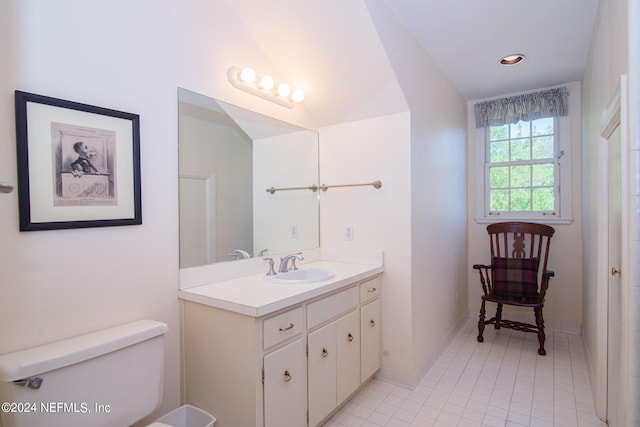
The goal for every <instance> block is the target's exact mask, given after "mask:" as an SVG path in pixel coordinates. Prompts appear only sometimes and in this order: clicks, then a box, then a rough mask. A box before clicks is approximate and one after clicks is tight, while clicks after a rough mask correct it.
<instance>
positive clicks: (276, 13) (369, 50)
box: [226, 0, 407, 127]
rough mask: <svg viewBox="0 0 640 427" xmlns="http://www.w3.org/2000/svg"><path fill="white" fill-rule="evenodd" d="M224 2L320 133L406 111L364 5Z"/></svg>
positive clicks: (326, 0) (319, 0)
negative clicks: (293, 88)
mask: <svg viewBox="0 0 640 427" xmlns="http://www.w3.org/2000/svg"><path fill="white" fill-rule="evenodd" d="M226 2H227V3H228V5H229V6H230V7H231V8H232V10H234V12H235V13H236V14H237V16H238V17H239V19H240V20H241V21H242V22H243V24H244V25H245V29H246V31H247V32H248V33H249V34H251V35H252V37H253V38H254V39H255V41H256V43H258V45H259V46H260V48H261V49H262V50H263V51H264V52H265V54H266V56H267V57H269V59H270V61H271V63H272V64H273V66H274V68H275V69H276V70H277V71H278V73H279V76H280V77H281V78H282V79H283V80H286V81H289V82H291V83H293V85H298V84H299V85H300V86H301V87H303V88H304V89H305V93H306V99H305V101H304V104H303V107H304V108H306V109H307V110H308V111H309V114H310V115H311V116H312V117H313V118H314V120H315V121H316V123H317V124H318V126H319V127H321V126H324V125H330V124H336V123H342V122H348V121H355V120H360V119H365V118H369V117H375V116H382V115H387V114H391V113H395V112H398V111H407V107H406V104H405V102H404V98H403V96H402V93H401V91H400V89H399V87H398V85H397V83H396V79H395V76H394V74H393V70H392V69H391V66H390V65H389V62H388V60H387V57H386V54H385V52H384V49H383V47H382V45H381V43H380V41H379V39H378V33H377V32H376V28H375V27H374V25H373V23H372V22H371V19H370V17H369V14H368V11H367V8H366V6H365V4H364V2H363V1H362V0H348V1H345V0H311V1H308V0H304V1H301V0H275V1H256V0H226ZM381 94H382V95H381ZM380 98H384V102H380Z"/></svg>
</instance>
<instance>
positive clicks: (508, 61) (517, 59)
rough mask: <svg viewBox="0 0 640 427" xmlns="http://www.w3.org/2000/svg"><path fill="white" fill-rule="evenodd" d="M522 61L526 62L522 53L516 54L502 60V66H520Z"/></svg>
mask: <svg viewBox="0 0 640 427" xmlns="http://www.w3.org/2000/svg"><path fill="white" fill-rule="evenodd" d="M522 61H524V55H523V54H521V53H514V54H511V55H507V56H504V57H502V58H500V65H504V66H505V67H510V66H511V65H516V64H519V63H521V62H522Z"/></svg>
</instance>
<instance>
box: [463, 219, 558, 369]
mask: <svg viewBox="0 0 640 427" xmlns="http://www.w3.org/2000/svg"><path fill="white" fill-rule="evenodd" d="M487 232H488V233H489V240H490V245H491V265H483V264H475V265H474V266H473V268H474V269H475V270H478V272H479V274H480V283H482V290H483V292H484V295H482V305H481V306H480V320H478V341H479V342H483V341H484V337H483V336H482V334H483V332H484V327H485V325H488V324H493V325H495V328H496V329H500V328H510V329H515V330H518V331H524V332H535V333H537V334H538V342H539V343H540V348H539V349H538V354H540V355H542V356H544V355H545V354H547V352H546V350H545V349H544V341H545V334H544V317H543V316H542V308H543V307H544V298H545V296H546V294H547V288H548V287H549V278H551V277H553V276H554V273H553V271H550V270H547V261H548V258H549V244H550V243H551V237H552V236H553V233H554V232H555V230H554V229H553V227H550V226H548V225H543V224H533V223H529V222H502V223H496V224H491V225H489V226H488V227H487ZM487 301H490V302H495V303H496V304H497V309H496V315H495V317H492V318H491V319H489V320H485V305H486V302H487ZM503 304H507V305H514V306H519V307H531V308H533V312H534V314H535V325H533V324H529V323H522V322H516V321H512V320H505V319H503V318H502V306H503Z"/></svg>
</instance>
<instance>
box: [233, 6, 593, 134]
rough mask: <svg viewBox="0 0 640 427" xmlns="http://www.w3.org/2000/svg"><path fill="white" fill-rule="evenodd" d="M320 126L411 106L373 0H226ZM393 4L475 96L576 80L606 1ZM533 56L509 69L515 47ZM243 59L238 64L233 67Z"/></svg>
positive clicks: (462, 89)
mask: <svg viewBox="0 0 640 427" xmlns="http://www.w3.org/2000/svg"><path fill="white" fill-rule="evenodd" d="M225 1H226V2H227V3H228V5H229V6H230V7H231V9H232V10H233V11H234V12H235V13H236V15H237V16H238V18H239V19H240V21H241V22H242V23H243V24H244V26H245V30H246V31H247V32H248V33H249V34H251V36H252V37H253V38H254V39H255V41H256V42H257V43H258V45H259V46H260V48H261V49H262V50H263V51H264V53H265V55H266V56H267V57H268V58H269V59H270V62H271V63H272V64H273V66H274V68H275V69H276V70H277V72H278V73H279V76H280V78H282V79H286V80H287V81H289V82H291V83H293V84H300V86H302V87H303V88H304V89H305V92H306V94H307V98H306V99H305V101H304V104H303V105H304V108H306V109H307V110H308V111H309V114H310V115H311V116H312V117H313V118H314V120H315V121H316V123H317V124H318V126H324V125H330V124H335V123H341V122H345V121H354V120H359V119H363V118H368V117H373V116H378V115H386V114H392V113H396V112H400V111H407V106H406V102H405V100H404V97H403V95H402V91H401V90H400V88H399V86H398V84H397V81H396V77H395V76H394V73H393V70H392V68H391V66H390V64H389V61H388V59H387V52H385V51H384V49H383V47H382V44H381V43H380V40H379V37H380V36H379V34H378V31H377V30H376V28H375V26H374V24H373V22H372V20H371V18H370V16H369V13H368V10H367V6H366V4H365V0H304V1H302V0H270V1H258V0H225ZM366 1H367V2H372V1H375V2H378V3H377V4H379V5H382V4H384V5H386V7H388V8H389V9H390V10H391V12H392V14H390V16H393V15H395V18H394V19H396V18H397V20H398V21H399V22H400V23H401V24H402V25H404V26H405V27H406V28H407V30H408V31H409V32H410V33H411V34H413V36H414V37H415V38H416V40H417V41H418V42H419V43H420V45H421V46H422V47H423V48H424V50H425V51H426V53H427V54H428V55H429V56H431V57H432V58H433V59H434V61H435V62H436V63H437V64H438V67H440V69H441V70H442V71H443V72H444V74H445V75H446V76H447V77H448V78H449V80H450V81H451V82H452V83H453V85H454V87H456V89H457V90H458V91H459V93H460V94H461V96H462V97H463V98H465V99H467V100H474V99H481V98H488V97H494V96H499V95H503V94H507V93H513V92H519V91H525V90H530V89H535V88H541V87H546V86H552V85H556V84H561V83H566V82H569V81H578V80H581V79H582V74H583V70H584V67H585V64H586V61H587V54H588V49H589V44H590V41H591V34H592V32H593V26H594V22H595V17H596V13H597V10H598V2H599V0H561V1H559V0H535V1H533V0H530V1H529V0H516V1H515V2H514V0H482V1H478V0H446V1H443V0H366ZM511 53H523V54H525V55H526V59H525V61H524V62H523V63H522V64H520V65H518V66H515V67H508V68H505V67H502V66H500V65H499V64H498V60H499V59H500V58H501V57H502V56H504V55H507V54H511ZM235 65H239V64H235Z"/></svg>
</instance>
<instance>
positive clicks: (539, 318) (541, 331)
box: [533, 307, 547, 356]
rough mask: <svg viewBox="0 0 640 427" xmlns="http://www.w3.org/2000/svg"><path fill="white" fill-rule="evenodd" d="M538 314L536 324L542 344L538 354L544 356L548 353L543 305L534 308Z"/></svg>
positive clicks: (539, 340)
mask: <svg viewBox="0 0 640 427" xmlns="http://www.w3.org/2000/svg"><path fill="white" fill-rule="evenodd" d="M533 311H534V313H535V314H536V326H537V327H538V343H539V344H540V348H539V349H538V354H539V355H540V356H544V355H546V354H547V351H546V350H545V349H544V341H545V335H544V318H543V317H542V307H535V308H534V309H533Z"/></svg>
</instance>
